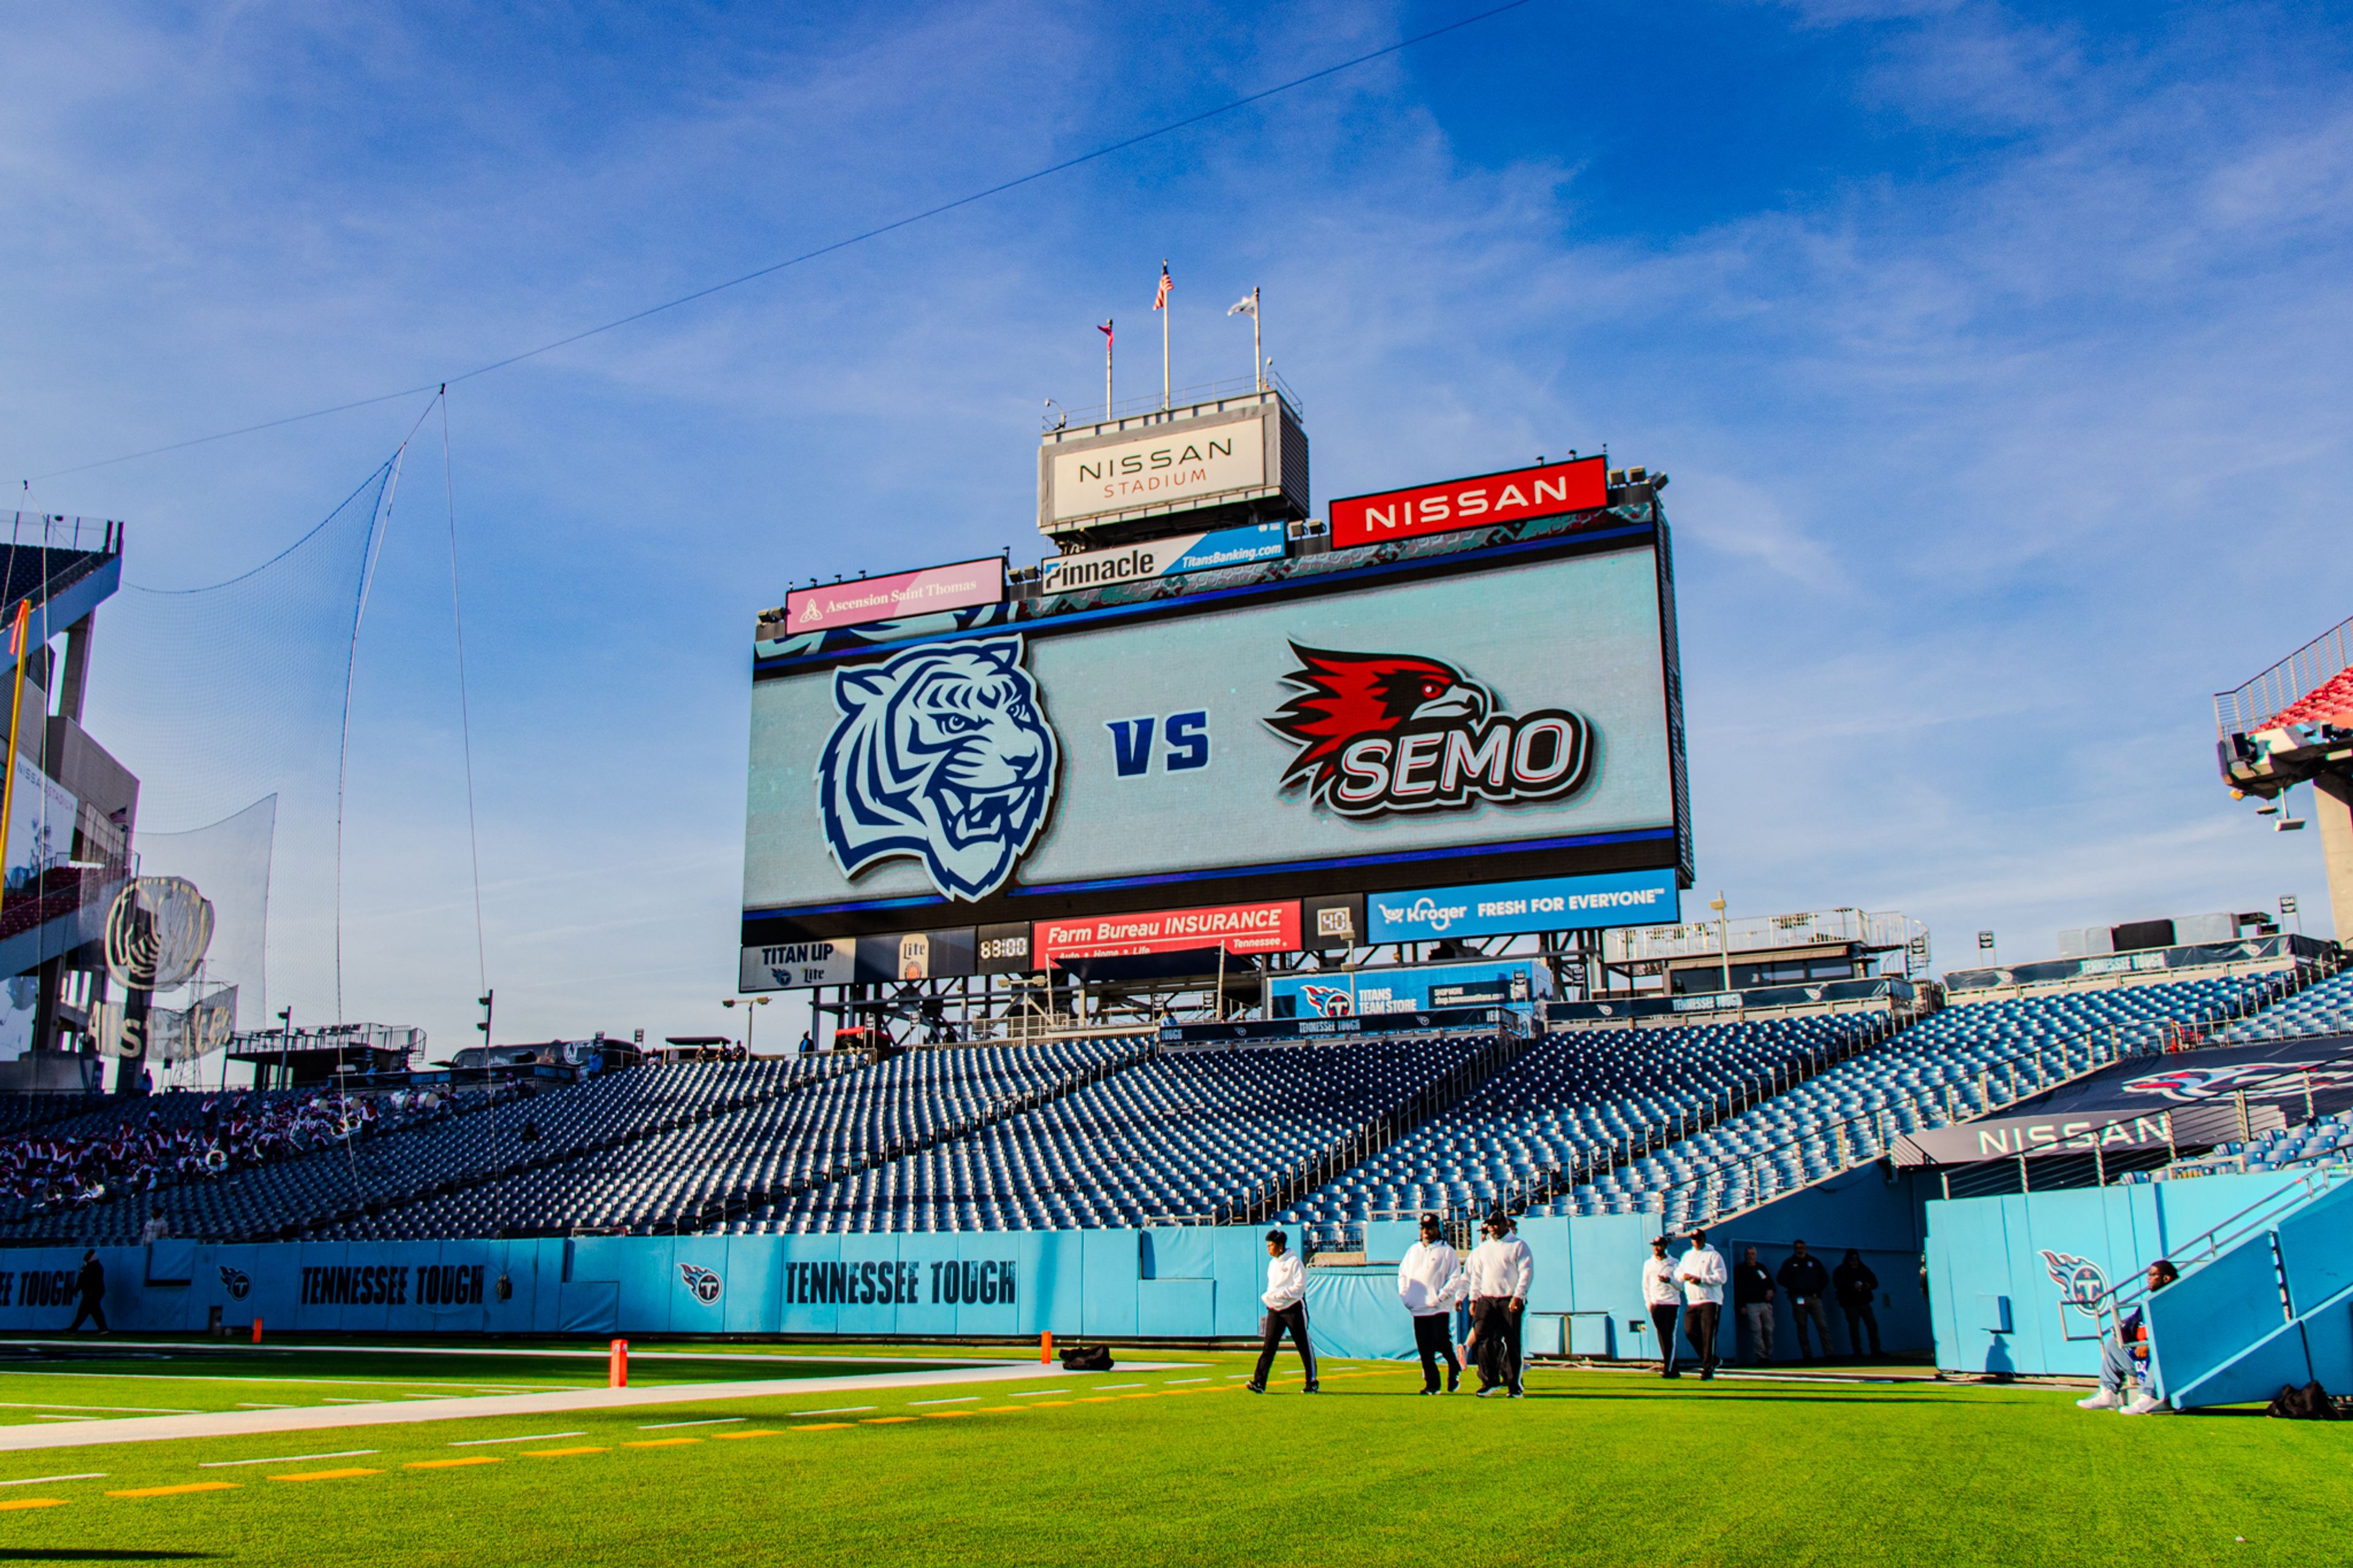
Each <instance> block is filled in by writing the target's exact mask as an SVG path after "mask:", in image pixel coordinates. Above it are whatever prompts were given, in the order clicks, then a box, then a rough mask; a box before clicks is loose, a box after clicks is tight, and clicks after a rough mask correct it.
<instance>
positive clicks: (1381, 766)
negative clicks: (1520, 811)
mask: <svg viewBox="0 0 2353 1568" xmlns="http://www.w3.org/2000/svg"><path fill="white" fill-rule="evenodd" d="M1291 651H1292V653H1293V655H1294V656H1296V657H1297V658H1298V660H1299V668H1297V669H1295V670H1293V671H1292V672H1291V673H1290V674H1289V675H1286V676H1284V677H1283V678H1282V679H1283V680H1284V681H1285V682H1286V683H1288V684H1290V685H1292V686H1295V687H1297V688H1299V693H1298V695H1296V696H1294V697H1293V698H1292V699H1291V700H1290V701H1288V702H1286V703H1285V704H1283V706H1282V710H1280V711H1279V712H1277V713H1276V714H1275V715H1274V716H1273V717H1272V718H1271V719H1269V720H1267V721H1266V725H1267V728H1269V729H1271V730H1272V731H1274V732H1275V733H1276V734H1278V735H1280V736H1282V738H1283V739H1284V740H1286V741H1289V742H1291V743H1292V744H1293V745H1295V746H1297V747H1298V748H1299V754H1298V755H1297V756H1296V757H1293V759H1292V762H1291V766H1290V767H1289V768H1288V769H1287V770H1285V772H1284V773H1283V776H1282V784H1281V785H1280V786H1278V787H1280V788H1284V789H1288V788H1290V787H1291V786H1292V785H1293V784H1303V785H1304V787H1305V790H1306V795H1307V798H1308V799H1309V800H1311V801H1322V802H1323V803H1324V804H1325V805H1329V806H1330V807H1331V808H1332V809H1333V810H1335V811H1336V812H1339V813H1340V814H1341V815H1343V816H1356V817H1366V816H1382V815H1384V814H1386V813H1388V812H1406V811H1449V810H1460V809H1462V808H1464V807H1467V806H1470V805H1473V804H1475V803H1476V802H1478V801H1481V800H1493V801H1514V800H1551V799H1556V798H1557V797H1559V796H1561V795H1569V794H1572V793H1574V792H1575V791H1576V790H1577V788H1578V787H1580V786H1581V785H1583V784H1584V783H1585V782H1586V778H1587V776H1588V773H1590V771H1591V766H1592V746H1591V732H1590V729H1589V727H1588V725H1587V723H1586V721H1585V720H1584V719H1583V718H1581V717H1579V716H1578V715H1577V714H1575V713H1571V712H1568V711H1567V710H1564V709H1558V708H1542V709H1538V710H1535V711H1534V712H1531V713H1525V714H1512V713H1504V712H1500V711H1498V708H1499V707H1500V704H1499V703H1498V702H1497V701H1496V699H1495V694H1494V692H1493V691H1492V690H1490V689H1488V688H1487V687H1485V686H1483V685H1482V684H1480V683H1479V682H1478V681H1476V680H1473V679H1471V678H1470V677H1469V676H1468V675H1466V674H1464V673H1463V672H1462V671H1461V670H1460V669H1458V668H1455V667H1454V666H1453V665H1451V664H1448V663H1446V662H1445V661H1444V660H1442V659H1435V658H1422V657H1420V656H1418V655H1414V654H1390V653H1326V652H1324V651H1322V650H1320V649H1316V648H1308V647H1300V646H1299V645H1298V644H1297V643H1293V644H1292V645H1291Z"/></svg>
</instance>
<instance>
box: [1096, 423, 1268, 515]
mask: <svg viewBox="0 0 2353 1568" xmlns="http://www.w3.org/2000/svg"><path fill="white" fill-rule="evenodd" d="M1053 475H1054V497H1053V508H1052V517H1053V521H1056V522H1071V521H1076V520H1077V519H1080V518H1085V517H1097V516H1101V515H1102V514H1103V513H1105V512H1115V511H1133V510H1137V509H1139V508H1143V507H1167V506H1180V507H1181V506H1195V505H1198V504H1199V503H1200V502H1202V501H1204V500H1208V499H1209V498H1210V497H1213V496H1218V495H1223V494H1225V493H1227V492H1229V491H1233V490H1253V489H1261V488H1262V487H1263V486H1264V485H1265V484H1266V437H1265V434H1264V427H1263V422H1262V421H1261V419H1259V418H1258V417H1256V416H1252V417H1251V418H1249V419H1245V420H1237V421H1233V422H1230V423H1228V424H1223V425H1197V424H1191V423H1187V424H1183V425H1179V426H1176V427H1174V428H1172V429H1169V430H1167V431H1166V432H1155V433H1153V434H1151V435H1147V436H1145V437H1140V438H1137V439H1132V440H1126V441H1120V442H1115V443H1113V444H1112V445H1110V446H1103V447H1092V448H1088V449H1083V450H1080V451H1075V452H1056V453H1055V454H1054V455H1053Z"/></svg>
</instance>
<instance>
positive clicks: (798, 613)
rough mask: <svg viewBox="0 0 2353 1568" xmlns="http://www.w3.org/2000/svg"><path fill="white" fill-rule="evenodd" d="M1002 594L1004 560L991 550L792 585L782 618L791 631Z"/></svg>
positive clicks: (986, 601)
mask: <svg viewBox="0 0 2353 1568" xmlns="http://www.w3.org/2000/svg"><path fill="white" fill-rule="evenodd" d="M1004 597H1005V563H1004V562H1003V561H1002V560H1001V559H999V558H998V557H997V556H994V555H992V556H990V557H989V558H988V559H987V560H986V561H964V562H959V563H956V564H955V565H954V566H926V567H924V568H923V570H922V571H920V572H894V573H892V574H891V575H890V576H888V577H861V578H860V579H859V580H858V581H857V582H855V583H828V584H824V585H823V586H821V587H816V588H796V589H794V590H793V591H792V592H791V593H789V594H787V595H785V624H786V626H787V627H789V628H790V629H791V630H793V631H796V632H821V631H824V630H826V629H827V628H828V627H830V626H860V625H862V624H864V623H865V622H868V621H890V620H896V619H898V618H900V617H901V616H928V615H935V614H938V613H939V612H940V611H943V610H966V609H970V608H971V607H972V606H973V605H994V604H996V603H997V602H998V601H999V600H1001V599H1003V598H1004Z"/></svg>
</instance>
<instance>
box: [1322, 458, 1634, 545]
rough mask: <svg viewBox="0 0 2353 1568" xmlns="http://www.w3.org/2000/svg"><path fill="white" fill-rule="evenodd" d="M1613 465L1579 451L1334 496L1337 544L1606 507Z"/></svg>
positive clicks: (1488, 525) (1334, 525)
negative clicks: (1500, 469)
mask: <svg viewBox="0 0 2353 1568" xmlns="http://www.w3.org/2000/svg"><path fill="white" fill-rule="evenodd" d="M1608 468H1609V459H1608V458H1577V459H1576V460H1575V461H1573V462H1567V463H1545V464H1540V465H1538V466H1537V467H1535V468H1513V469H1511V470H1509V471H1507V472H1504V473H1500V474H1482V475H1480V476H1479V477H1478V478H1476V479H1450V480H1448V481H1447V482H1446V483H1444V484H1442V485H1417V486H1415V487H1414V488H1413V489H1403V490H1383V491H1381V492H1380V493H1379V494H1377V495H1368V496H1350V497H1347V498H1345V500H1335V501H1334V502H1333V503H1332V548H1333V549H1335V550H1345V549H1349V548H1352V547H1353V546H1356V545H1359V544H1378V543H1380V542H1382V541H1383V540H1388V539H1409V538H1411V537H1413V536H1414V535H1416V534H1422V533H1443V532H1446V531H1448V530H1450V529H1456V528H1493V526H1495V525H1496V524H1497V523H1506V522H1525V521H1527V520H1528V519H1530V518H1534V517H1551V516H1554V515H1556V514H1557V513H1560V512H1564V511H1587V510H1593V509H1596V508H1599V507H1605V506H1608V505H1609V474H1608V471H1607V470H1608Z"/></svg>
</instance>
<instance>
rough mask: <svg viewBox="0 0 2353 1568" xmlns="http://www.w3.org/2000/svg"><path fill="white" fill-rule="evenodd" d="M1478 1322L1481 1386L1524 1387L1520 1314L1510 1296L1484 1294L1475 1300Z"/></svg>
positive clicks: (1515, 1390)
mask: <svg viewBox="0 0 2353 1568" xmlns="http://www.w3.org/2000/svg"><path fill="white" fill-rule="evenodd" d="M1471 1315H1472V1321H1474V1322H1476V1323H1477V1324H1478V1333H1479V1387H1480V1390H1481V1392H1482V1393H1483V1392H1484V1391H1486V1390H1487V1389H1490V1388H1509V1389H1510V1390H1511V1391H1512V1392H1513V1393H1514V1394H1517V1393H1518V1392H1519V1391H1520V1315H1519V1314H1518V1313H1517V1312H1514V1310H1512V1299H1511V1298H1510V1297H1509V1296H1482V1297H1480V1298H1479V1299H1478V1300H1476V1301H1474V1302H1472V1306H1471Z"/></svg>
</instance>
